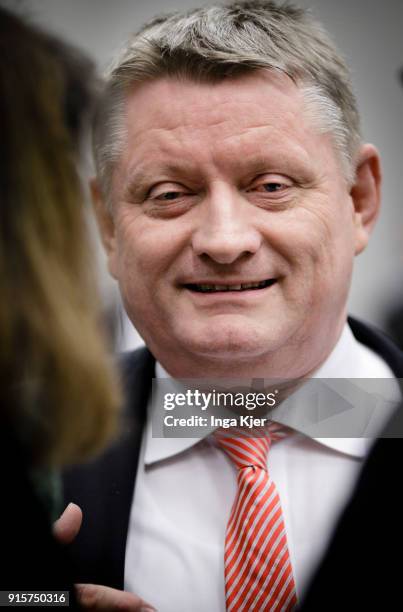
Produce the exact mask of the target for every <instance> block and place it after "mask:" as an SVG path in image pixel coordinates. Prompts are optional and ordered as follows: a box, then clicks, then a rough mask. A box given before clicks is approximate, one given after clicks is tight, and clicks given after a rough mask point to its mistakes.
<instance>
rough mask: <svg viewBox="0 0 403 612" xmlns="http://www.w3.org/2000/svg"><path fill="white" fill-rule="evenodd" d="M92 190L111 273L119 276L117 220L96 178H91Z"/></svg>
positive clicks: (115, 276)
mask: <svg viewBox="0 0 403 612" xmlns="http://www.w3.org/2000/svg"><path fill="white" fill-rule="evenodd" d="M90 190H91V198H92V205H93V208H94V212H95V217H96V220H97V224H98V229H99V233H100V235H101V239H102V244H103V245H104V248H105V251H106V254H107V257H108V269H109V273H110V274H111V275H112V276H113V277H114V278H117V273H116V256H117V253H116V239H115V222H114V219H113V214H112V212H111V211H110V210H109V208H108V206H107V204H106V202H105V201H104V198H103V196H102V193H101V190H100V188H99V185H98V181H97V179H96V178H93V179H91V180H90Z"/></svg>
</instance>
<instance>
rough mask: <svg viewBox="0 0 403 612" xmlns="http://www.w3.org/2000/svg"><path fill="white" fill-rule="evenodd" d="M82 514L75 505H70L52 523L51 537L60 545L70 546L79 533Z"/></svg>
mask: <svg viewBox="0 0 403 612" xmlns="http://www.w3.org/2000/svg"><path fill="white" fill-rule="evenodd" d="M82 520H83V513H82V511H81V508H80V507H79V506H77V504H73V503H70V504H69V505H68V506H67V508H66V509H65V510H64V512H63V514H62V515H61V516H60V518H59V519H57V521H55V522H54V523H53V535H54V536H55V538H56V540H58V542H60V543H61V544H70V542H72V541H73V540H74V539H75V537H76V536H77V534H78V532H79V531H80V527H81V523H82Z"/></svg>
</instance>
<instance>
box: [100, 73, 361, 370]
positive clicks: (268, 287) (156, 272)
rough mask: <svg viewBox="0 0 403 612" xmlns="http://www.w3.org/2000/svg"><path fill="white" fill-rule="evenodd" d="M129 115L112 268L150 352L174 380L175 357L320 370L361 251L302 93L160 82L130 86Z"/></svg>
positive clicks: (251, 80) (118, 176)
mask: <svg viewBox="0 0 403 612" xmlns="http://www.w3.org/2000/svg"><path fill="white" fill-rule="evenodd" d="M126 110H127V116H126V119H125V122H126V130H127V143H126V146H125V150H124V153H123V155H122V157H121V160H120V162H119V164H118V167H117V168H116V172H115V175H114V213H113V224H112V229H110V231H109V234H110V235H109V237H108V239H107V244H108V250H109V266H110V270H111V272H112V274H113V275H114V276H115V277H116V278H117V279H118V281H119V284H120V288H121V292H122V296H123V300H124V303H125V306H126V309H127V312H128V314H129V316H130V318H131V320H132V321H133V323H134V325H135V326H136V327H137V329H138V330H139V332H140V333H141V335H142V336H143V338H144V339H145V341H146V343H147V344H148V346H149V347H150V348H151V350H152V351H153V352H154V354H155V356H156V357H157V358H159V359H161V361H162V362H163V365H165V367H167V369H168V370H169V371H171V373H174V374H175V375H178V374H179V370H177V371H175V367H173V366H169V361H170V360H171V361H172V362H175V359H176V363H177V362H181V360H182V362H183V363H185V362H186V361H188V362H192V363H193V362H194V363H197V361H198V360H199V361H200V363H203V362H206V360H210V361H211V362H214V363H216V364H217V367H218V368H219V364H220V363H222V364H224V363H225V364H227V366H229V365H230V364H231V363H232V362H233V363H234V364H235V363H239V362H240V361H242V360H244V361H248V362H249V363H253V362H257V361H259V362H262V363H263V362H267V363H269V362H270V360H273V359H276V358H277V357H278V358H279V359H282V360H283V361H284V360H285V363H286V362H287V360H288V361H289V366H290V368H291V366H292V360H293V358H295V359H296V356H297V355H298V359H299V360H300V361H301V360H302V361H301V363H303V364H304V365H303V366H302V367H307V368H308V370H309V367H310V365H319V363H316V362H319V361H320V360H321V359H323V357H325V356H326V353H327V352H329V350H330V348H331V346H332V345H333V344H334V343H335V341H336V340H337V337H338V334H339V333H340V330H341V327H342V324H343V321H344V319H345V303H346V299H347V293H348V288H349V284H350V276H351V271H352V261H353V258H354V255H355V253H356V252H358V251H359V250H360V249H362V248H363V244H362V240H361V241H360V238H359V236H358V234H359V230H358V229H357V227H358V225H360V224H359V217H360V215H358V214H357V213H356V211H355V208H354V203H353V199H352V197H351V195H350V191H349V188H348V187H347V184H346V181H345V179H344V177H343V174H342V171H341V168H340V161H339V157H338V155H337V153H336V152H335V149H334V145H333V142H332V139H331V136H330V135H329V134H323V133H322V134H321V133H320V130H318V126H315V125H314V124H313V123H312V120H311V119H310V118H309V115H308V113H307V112H306V110H305V105H304V101H303V97H302V93H301V91H300V90H299V89H298V88H297V87H296V85H295V84H293V83H292V82H291V80H289V79H288V78H287V77H285V76H283V75H275V74H273V73H270V72H267V71H256V72H254V73H251V74H249V75H247V76H242V77H240V78H236V79H227V80H225V81H223V82H221V83H218V84H213V85H211V84H200V83H194V82H191V81H186V80H176V79H172V78H163V79H162V78H161V79H159V80H156V81H152V82H148V83H145V84H141V85H138V86H136V87H135V88H133V90H132V91H131V93H130V95H129V96H128V99H127V109H126ZM315 339H316V340H315ZM328 344H330V346H329V347H327V345H328ZM305 350H308V351H309V354H306V355H303V353H304V351H305ZM322 353H323V354H322ZM311 361H312V364H310V362H311ZM182 370H183V369H182ZM308 370H307V371H308ZM217 371H219V369H218V370H217ZM290 371H292V369H290Z"/></svg>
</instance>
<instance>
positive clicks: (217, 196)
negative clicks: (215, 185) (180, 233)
mask: <svg viewBox="0 0 403 612" xmlns="http://www.w3.org/2000/svg"><path fill="white" fill-rule="evenodd" d="M255 212H256V211H255ZM253 221H254V210H253V206H252V205H251V204H249V203H248V202H247V201H246V200H245V199H244V198H242V195H241V194H239V193H237V192H234V191H232V190H231V189H229V188H228V189H224V188H221V189H216V190H215V192H214V193H211V194H209V195H206V197H205V199H204V201H203V204H202V206H201V208H200V218H199V221H198V225H197V227H196V229H195V231H194V233H193V237H192V247H193V251H194V252H195V253H196V255H198V256H199V257H203V256H205V257H209V258H210V259H212V260H213V261H215V262H217V263H220V264H231V263H234V262H235V261H237V260H238V259H240V258H242V257H243V256H245V255H251V254H253V253H256V252H257V251H258V249H259V247H260V245H261V235H260V232H259V231H258V229H257V228H256V227H255V225H254V223H253Z"/></svg>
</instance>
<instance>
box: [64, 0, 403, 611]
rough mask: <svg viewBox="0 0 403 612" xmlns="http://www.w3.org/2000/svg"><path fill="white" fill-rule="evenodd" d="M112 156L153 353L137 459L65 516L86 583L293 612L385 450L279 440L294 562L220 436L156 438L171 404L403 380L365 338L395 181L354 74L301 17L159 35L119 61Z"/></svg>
mask: <svg viewBox="0 0 403 612" xmlns="http://www.w3.org/2000/svg"><path fill="white" fill-rule="evenodd" d="M94 141H95V156H96V163H97V180H96V181H94V183H93V194H94V201H95V209H96V213H97V218H98V222H99V225H100V228H101V233H102V237H103V241H104V245H105V248H106V251H107V254H108V262H109V270H110V272H111V274H112V275H113V276H114V277H115V278H116V279H117V280H118V282H119V285H120V290H121V293H122V297H123V301H124V304H125V308H126V310H127V312H128V314H129V316H130V318H131V320H132V322H133V323H134V325H135V326H136V328H137V329H138V330H139V332H140V334H141V335H142V336H143V338H144V340H145V343H146V345H147V348H146V349H141V350H140V351H138V352H135V353H133V354H131V355H128V356H126V357H125V358H124V360H123V365H122V368H123V373H124V381H125V384H126V388H127V397H128V405H127V413H126V415H125V416H126V420H125V424H124V429H123V433H122V436H121V439H120V440H119V441H118V443H117V444H116V445H115V446H114V447H113V448H112V449H110V451H109V452H108V453H107V454H106V455H104V456H103V457H101V458H100V459H99V461H97V462H96V463H95V464H93V465H91V466H88V467H87V468H85V469H84V468H81V469H80V470H78V471H74V472H73V473H72V474H70V475H69V476H68V477H67V479H66V500H67V501H74V502H77V503H78V504H79V505H80V506H81V507H82V509H83V513H84V524H83V528H82V531H81V533H80V535H79V538H78V539H77V542H76V558H77V559H78V561H79V563H80V572H79V579H80V581H83V582H95V583H97V584H104V585H108V586H110V587H114V588H117V589H121V588H123V587H124V588H125V589H126V590H128V591H132V592H134V593H137V594H138V595H139V596H141V597H142V598H144V600H145V601H149V602H150V603H151V604H153V605H154V606H156V607H157V608H158V609H159V610H166V611H168V610H176V611H177V610H192V611H198V610H200V611H201V610H225V609H228V610H241V609H245V610H248V609H259V610H274V609H276V608H277V609H284V610H290V609H293V608H294V606H295V601H296V599H301V597H302V594H303V592H304V590H305V588H306V585H307V582H308V580H309V578H310V577H311V575H312V572H313V570H314V569H315V567H316V566H317V564H318V562H319V559H320V557H321V554H322V553H323V551H324V550H325V548H326V544H327V541H328V539H329V537H330V535H331V532H332V529H333V526H334V524H335V521H336V519H337V517H338V515H339V513H340V511H341V509H342V508H343V506H344V505H345V503H346V501H347V499H348V494H349V492H350V489H351V486H352V484H353V482H354V480H355V478H356V476H357V474H358V470H359V467H360V464H361V460H362V458H363V457H364V456H365V453H366V446H365V444H363V441H362V440H355V439H344V438H339V439H330V440H328V439H318V438H315V439H313V438H311V437H309V436H306V435H302V434H301V433H298V432H294V433H293V434H292V435H287V436H286V437H284V438H283V439H281V440H276V438H275V436H274V437H273V440H272V444H271V446H272V448H271V450H270V455H269V457H268V458H266V455H265V456H264V462H266V461H267V464H266V466H265V467H264V468H261V467H260V468H258V467H256V466H253V470H254V473H256V474H259V478H261V479H262V481H261V482H262V483H263V481H264V483H265V484H264V485H263V484H262V489H261V493H262V495H263V496H264V495H266V491H268V490H269V489H266V488H265V487H266V486H267V487H271V488H270V490H271V491H272V498H270V499H273V496H275V497H274V499H275V504H276V505H275V509H273V512H274V510H275V511H276V512H277V514H276V517H277V519H276V520H277V523H276V525H277V527H278V526H280V527H279V529H280V533H281V534H282V535H281V537H282V538H283V539H282V544H281V550H280V551H279V554H277V552H276V550H277V549H276V548H275V545H274V543H273V546H271V545H270V540H269V544H267V549H266V548H265V546H266V540H264V545H263V544H262V540H261V533H263V534H264V535H265V534H266V532H267V538H270V537H271V534H273V533H275V529H276V528H277V527H276V525H274V524H272V523H271V520H272V516H271V515H270V513H267V507H266V506H267V504H269V502H268V501H267V504H266V506H265V507H260V506H259V503H260V502H259V499H257V498H255V497H254V495H255V493H254V491H255V490H256V488H257V487H258V482H257V481H256V482H255V484H254V485H252V486H251V488H250V489H246V487H247V485H245V489H244V490H248V497H247V500H246V501H245V499H243V498H242V487H241V488H240V489H239V490H238V488H237V482H236V473H237V470H239V471H238V473H241V467H240V466H239V465H236V463H235V464H234V461H233V460H230V458H229V454H228V452H227V451H228V449H227V451H226V452H223V450H225V449H224V446H223V445H222V444H221V442H220V443H219V442H218V441H217V440H218V437H217V436H209V437H206V438H204V439H203V440H201V441H198V440H197V439H189V438H187V439H176V440H175V439H174V440H169V441H166V440H158V439H156V438H153V437H152V431H151V425H150V422H151V417H152V416H153V415H154V414H155V413H156V412H158V410H160V407H159V406H157V405H155V403H154V404H153V402H152V401H151V399H150V385H151V379H152V377H153V376H156V377H157V378H163V377H167V376H170V377H175V378H182V379H183V378H206V377H219V378H225V377H231V378H239V379H250V378H263V379H267V378H287V379H290V378H291V379H300V378H306V377H311V376H314V377H318V378H333V377H334V378H368V377H373V378H385V377H393V376H401V373H402V371H403V368H402V363H403V362H402V357H401V355H400V353H399V352H398V351H397V349H395V347H393V346H389V345H388V344H387V343H386V342H385V340H383V338H382V337H381V336H379V335H378V334H377V332H375V331H373V330H371V329H369V328H368V327H367V326H365V325H364V324H361V323H358V322H354V321H351V322H350V324H347V314H346V302H347V296H348V291H349V286H350V280H351V272H352V266H353V259H354V256H355V255H358V254H359V253H361V252H362V251H363V250H364V249H365V247H366V245H367V243H368V240H369V236H370V233H371V231H372V229H373V226H374V224H375V221H376V218H377V215H378V212H379V204H380V192H379V190H380V181H381V172H380V163H379V155H378V152H377V150H376V149H375V147H373V146H372V145H370V144H363V143H362V141H361V137H360V130H359V118H358V113H357V108H356V103H355V99H354V96H353V94H352V92H351V86H350V82H349V76H348V71H347V68H346V66H345V64H344V62H343V61H342V59H341V58H340V57H339V55H338V53H337V51H336V50H335V49H334V46H333V45H332V43H331V42H330V41H329V40H328V38H327V36H326V35H325V34H324V32H323V30H322V29H321V27H320V26H318V25H317V24H316V22H314V21H312V20H311V19H310V18H308V16H307V15H306V14H305V13H304V12H303V11H302V10H299V9H296V8H292V7H281V8H280V7H278V6H277V5H275V4H274V3H271V2H246V3H236V4H233V5H228V6H225V7H210V8H205V9H200V10H197V11H193V12H191V13H189V14H186V15H184V14H177V15H173V16H170V17H163V18H157V19H155V20H154V21H153V22H151V23H150V24H149V25H148V26H146V27H145V28H144V29H143V30H142V31H141V32H140V33H139V34H138V35H136V36H134V37H133V38H132V39H131V40H130V41H129V43H128V45H127V46H126V48H125V49H124V50H123V52H122V54H121V56H120V57H119V58H118V59H117V60H116V62H115V64H114V68H113V70H112V72H111V75H110V77H109V80H108V83H107V87H106V90H105V93H104V99H103V103H102V105H101V107H100V111H99V115H98V119H97V122H96V126H95V135H94ZM288 434H289V432H288ZM231 444H232V445H233V444H236V442H235V441H234V440H233V439H231V440H230V445H231ZM242 444H244V443H241V445H242ZM248 444H251V443H250V442H248ZM267 467H268V469H267ZM259 470H260V471H259ZM267 474H270V476H267ZM265 479H266V480H265ZM270 479H272V480H270ZM259 482H260V481H259ZM134 483H136V486H134ZM273 483H275V487H276V488H274V484H273ZM259 486H260V485H259ZM254 487H255V488H254ZM273 491H276V493H273ZM277 491H278V495H277ZM234 499H235V502H234ZM242 499H243V503H244V506H245V504H247V503H248V500H251V502H252V505H253V506H255V507H256V508H257V509H258V510H257V511H256V512H257V514H253V510H252V509H250V511H249V510H248V513H247V515H245V513H244V507H243V506H242V504H241V503H240V500H242ZM264 499H267V500H268V499H269V498H266V497H264ZM280 502H281V503H280ZM233 504H234V505H233ZM231 507H232V512H233V514H232V516H231V520H230V522H229V524H228V526H227V523H228V517H229V516H230V512H231ZM251 513H252V514H251ZM272 514H273V513H272ZM251 516H252V519H251V520H249V519H250V517H251ZM237 517H238V518H237ZM244 519H245V520H244ZM259 521H260V522H259ZM251 523H253V525H251ZM254 525H258V526H259V525H260V526H261V527H259V529H260V531H256V530H255V531H254V532H252V531H250V530H249V528H251V529H252V528H253V526H254ZM248 530H249V531H248ZM265 530H266V531H265ZM253 543H255V544H254V545H253ZM261 544H262V546H263V547H262V546H261ZM231 547H232V548H231ZM224 548H225V553H224ZM280 553H281V554H280ZM231 555H235V560H236V561H235V564H234V563H233V561H231V558H230V557H231ZM224 565H225V570H224ZM156 568H158V569H157V571H156Z"/></svg>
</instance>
